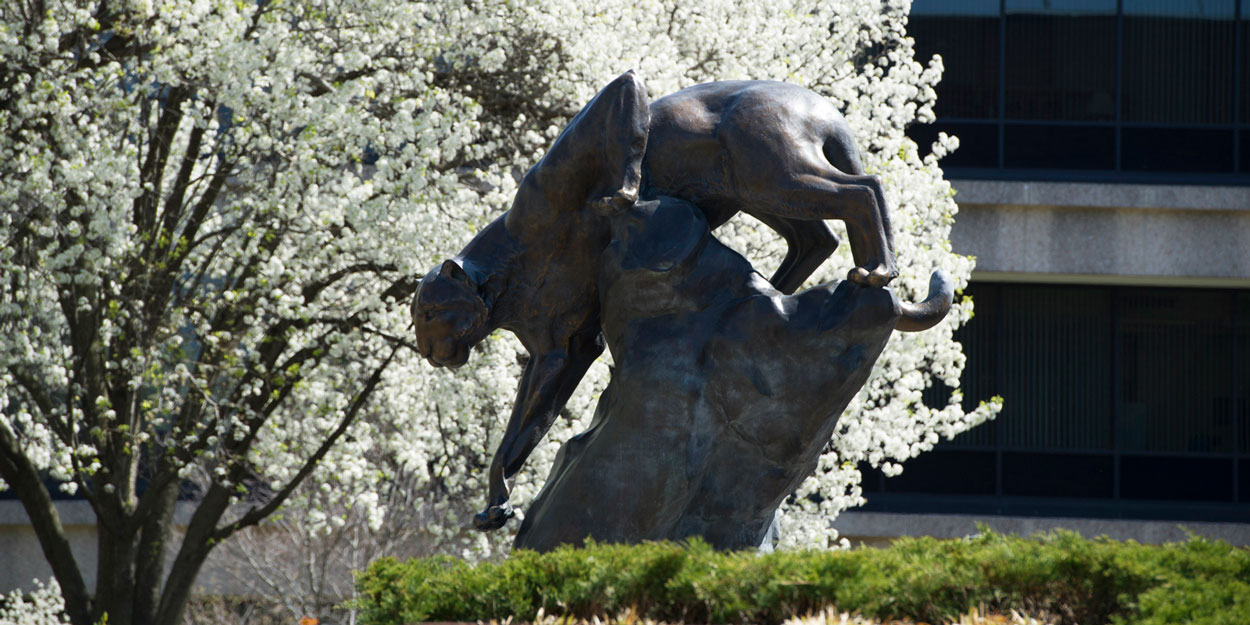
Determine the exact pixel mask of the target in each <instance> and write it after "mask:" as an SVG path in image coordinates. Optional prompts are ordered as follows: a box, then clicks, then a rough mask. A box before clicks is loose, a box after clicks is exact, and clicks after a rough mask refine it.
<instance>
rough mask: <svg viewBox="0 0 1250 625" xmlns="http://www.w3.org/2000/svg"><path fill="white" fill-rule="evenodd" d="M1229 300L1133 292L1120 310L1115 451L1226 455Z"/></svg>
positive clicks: (1218, 295)
mask: <svg viewBox="0 0 1250 625" xmlns="http://www.w3.org/2000/svg"><path fill="white" fill-rule="evenodd" d="M1230 304H1231V299H1230V297H1229V295H1228V294H1226V293H1218V292H1216V293H1212V292H1203V291H1188V290H1171V291H1165V290H1158V291H1150V290H1146V289H1134V290H1133V291H1127V292H1125V295H1124V296H1123V297H1121V298H1119V300H1118V301H1117V307H1118V309H1119V311H1120V341H1119V344H1120V408H1121V415H1120V432H1119V439H1120V449H1123V450H1131V451H1183V452H1231V451H1232V449H1233V430H1232V384H1231V383H1232V368H1231V365H1232V362H1231V356H1232V349H1231V347H1232V339H1233V337H1232V332H1231V329H1230V327H1229V323H1228V320H1229V318H1230V310H1229V306H1230Z"/></svg>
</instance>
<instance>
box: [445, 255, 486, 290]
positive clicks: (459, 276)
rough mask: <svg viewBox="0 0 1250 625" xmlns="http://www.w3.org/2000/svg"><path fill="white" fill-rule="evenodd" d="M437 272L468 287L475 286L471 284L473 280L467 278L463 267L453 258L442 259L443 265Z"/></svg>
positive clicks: (467, 275)
mask: <svg viewBox="0 0 1250 625" xmlns="http://www.w3.org/2000/svg"><path fill="white" fill-rule="evenodd" d="M438 273H439V274H440V275H442V276H443V277H444V278H447V279H449V280H455V281H456V282H463V283H464V284H465V285H466V286H468V287H470V288H476V286H477V285H475V284H473V280H472V279H471V278H469V274H468V273H465V271H464V268H463V267H461V266H460V265H459V264H457V263H456V261H455V260H452V259H450V258H449V259H447V260H445V261H443V266H442V267H440V268H439V270H438Z"/></svg>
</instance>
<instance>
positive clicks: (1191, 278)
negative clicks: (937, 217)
mask: <svg viewBox="0 0 1250 625" xmlns="http://www.w3.org/2000/svg"><path fill="white" fill-rule="evenodd" d="M1246 5H1247V2H1246V0H1210V1H1201V2H1200V1H1197V0H1089V1H1080V2H1078V1H1076V0H915V2H914V4H913V9H912V19H911V24H910V28H909V32H910V33H911V34H912V36H913V37H914V38H915V41H916V49H917V57H918V58H927V57H928V56H929V55H931V54H934V53H938V54H941V55H942V56H943V58H944V60H945V66H946V69H947V72H946V75H945V77H944V79H943V83H942V84H941V85H940V86H939V88H938V106H937V113H938V122H937V123H936V124H935V125H933V126H926V127H919V128H915V129H913V131H912V134H913V136H914V137H915V138H916V139H917V141H918V142H919V143H920V144H921V145H922V146H923V145H927V143H929V142H931V141H932V139H933V138H934V137H935V136H936V135H937V133H938V132H939V131H945V132H948V133H952V134H956V135H958V136H959V137H960V139H961V143H962V146H961V148H960V150H959V151H958V152H956V153H955V154H953V155H952V156H950V157H948V158H947V160H946V161H944V163H943V166H944V169H945V171H946V174H947V177H948V178H950V179H951V180H952V184H953V185H954V187H955V188H956V190H957V195H956V201H957V202H958V203H959V206H960V214H959V216H958V218H957V221H956V224H955V229H954V232H953V234H952V244H953V245H954V248H955V249H956V251H959V252H961V253H965V254H972V255H974V256H976V257H977V259H978V261H977V269H976V271H975V272H974V273H973V279H972V285H971V286H970V288H969V293H970V294H971V295H972V296H973V298H974V300H975V301H976V310H977V315H976V318H975V319H974V320H973V321H972V322H971V323H970V324H969V325H968V326H967V328H965V329H963V330H962V331H961V332H960V337H959V338H960V340H961V342H963V344H964V348H965V351H966V353H967V354H968V356H969V362H968V368H967V370H966V371H965V374H964V377H963V380H962V383H963V385H964V387H965V397H966V399H967V400H969V401H976V400H980V399H984V398H987V397H989V396H991V395H1002V396H1003V397H1004V398H1005V401H1006V404H1005V405H1006V407H1005V408H1004V410H1003V412H1002V414H1001V415H1000V416H999V417H998V420H997V422H995V423H992V424H988V425H986V426H982V427H980V428H976V429H974V430H973V431H970V432H968V433H966V434H964V435H962V436H960V437H958V438H957V439H956V440H954V441H950V442H947V443H943V444H942V445H941V446H939V448H938V449H936V450H934V451H933V452H931V453H929V454H926V455H925V456H922V457H920V458H917V459H916V460H913V461H912V462H910V463H908V464H907V465H906V468H905V470H904V473H903V475H901V476H899V477H896V478H885V477H884V476H882V475H880V474H879V473H870V474H868V475H866V478H865V491H866V495H867V498H868V500H869V503H868V505H867V506H866V507H865V508H863V509H862V510H858V511H852V512H848V513H846V514H844V515H843V517H842V518H840V519H839V520H838V522H837V524H836V525H837V526H838V527H839V528H840V529H841V530H842V532H843V533H844V534H846V535H848V536H851V537H853V538H861V539H866V540H876V539H882V538H888V537H890V536H897V535H904V534H932V535H939V536H961V535H965V534H968V533H972V532H975V531H976V530H975V524H976V522H978V521H981V522H985V523H987V524H988V525H990V526H991V527H996V528H999V529H1002V530H1004V531H1016V532H1025V533H1027V532H1032V531H1037V530H1043V529H1048V528H1053V527H1067V528H1071V529H1076V530H1078V531H1081V532H1082V533H1084V534H1094V535H1097V534H1107V535H1110V536H1113V537H1116V538H1135V539H1137V540H1143V541H1152V542H1153V541H1158V540H1167V539H1173V538H1180V537H1183V535H1184V533H1183V531H1182V530H1181V529H1180V526H1182V525H1183V526H1185V527H1186V528H1188V529H1189V530H1190V531H1195V532H1198V533H1201V534H1208V535H1212V536H1218V537H1221V538H1225V539H1227V540H1230V541H1232V542H1234V543H1238V544H1250V22H1248V21H1247V10H1248V9H1250V7H1248V6H1246ZM944 390H945V389H942V388H937V389H934V397H935V398H936V397H938V396H940V395H941V393H942V392H944Z"/></svg>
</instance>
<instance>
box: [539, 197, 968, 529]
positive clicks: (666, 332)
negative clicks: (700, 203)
mask: <svg viewBox="0 0 1250 625" xmlns="http://www.w3.org/2000/svg"><path fill="white" fill-rule="evenodd" d="M612 231H613V235H614V237H613V240H612V243H611V244H610V245H609V246H608V248H607V250H606V251H605V252H604V254H603V257H602V261H601V273H600V281H599V286H600V295H601V298H602V311H603V334H604V336H605V337H606V338H607V343H608V346H609V348H610V349H611V350H612V356H613V361H614V363H615V368H614V370H613V372H612V380H611V382H610V383H609V385H608V388H607V390H606V391H605V392H604V394H603V396H602V397H601V399H600V401H599V405H598V408H597V410H596V413H595V417H594V421H593V423H592V424H591V426H590V428H589V429H588V430H587V431H586V432H584V433H582V434H579V435H578V436H576V437H574V438H573V439H571V440H570V441H568V442H567V443H565V445H564V446H563V447H562V448H561V449H560V453H559V455H558V456H557V458H556V462H555V465H554V467H553V468H552V470H551V474H550V475H549V476H548V478H547V481H546V484H545V486H544V487H543V490H542V492H541V493H540V494H539V496H538V498H537V500H535V502H534V504H533V506H531V507H530V509H529V510H528V511H527V513H526V517H525V521H524V522H523V523H522V525H521V529H520V532H519V533H518V534H517V538H516V543H515V546H516V547H518V548H527V549H536V550H548V549H552V548H554V547H556V546H559V545H561V544H566V543H569V544H579V543H581V542H583V541H584V540H585V539H586V538H590V537H593V538H594V539H596V540H600V541H607V542H637V541H642V540H664V539H670V540H678V539H682V538H686V537H689V536H696V535H697V536H702V537H703V538H704V539H705V540H707V542H708V543H710V544H711V545H713V546H714V547H718V548H724V549H738V548H744V547H753V546H756V545H759V544H760V542H761V540H762V539H763V537H764V534H765V532H766V531H767V530H768V528H769V525H770V523H771V521H772V519H773V515H774V513H775V512H776V509H777V506H778V505H779V504H780V503H781V501H782V499H784V498H785V497H786V496H787V495H789V494H790V493H792V492H793V491H794V489H795V488H796V487H797V486H798V485H799V482H801V481H802V480H803V479H804V478H806V477H807V476H808V475H809V474H811V472H812V471H813V470H814V469H815V468H816V462H817V460H818V459H819V458H820V452H821V450H822V449H823V448H824V446H825V443H826V442H828V441H829V439H830V437H831V436H832V434H833V430H834V427H835V426H836V424H837V421H838V417H839V416H840V415H841V414H842V411H843V410H844V409H845V408H846V406H847V404H848V403H849V402H850V401H851V399H852V398H853V397H854V396H855V393H856V392H858V391H859V389H860V387H861V386H862V385H863V384H864V382H865V380H867V379H868V375H869V373H871V371H872V366H873V363H875V362H876V360H877V356H878V355H880V353H881V350H882V348H883V347H884V346H885V343H886V341H887V340H888V339H889V336H890V333H891V331H892V330H894V329H896V326H901V327H906V328H908V329H912V330H921V329H926V328H928V327H931V326H932V325H933V324H935V323H937V322H938V321H940V320H941V319H942V317H944V316H945V315H946V313H947V311H949V310H950V306H951V297H952V294H953V292H952V288H951V282H950V280H949V278H948V277H946V275H945V274H943V273H941V272H938V273H935V274H934V276H933V279H932V280H931V284H930V293H929V296H928V298H927V299H926V300H925V301H924V302H922V303H921V304H918V305H912V304H907V303H903V302H900V301H899V300H898V299H897V298H896V297H895V295H894V293H893V291H892V290H891V289H888V288H880V287H870V286H862V285H858V284H855V283H853V282H850V281H835V282H830V283H827V284H822V285H819V286H816V287H813V288H811V289H808V290H805V291H803V292H802V293H799V294H797V295H785V294H782V293H781V292H779V291H777V290H776V289H774V288H773V286H772V285H771V284H769V283H768V282H766V281H765V280H764V279H763V277H761V276H760V275H759V274H758V273H756V272H755V270H754V268H753V267H752V266H751V264H750V263H749V262H748V261H747V260H746V259H745V258H743V257H742V256H741V255H739V254H738V253H737V252H734V251H733V250H731V249H729V248H728V247H726V246H725V245H723V244H722V243H721V242H720V241H718V240H717V239H716V238H715V237H713V236H712V235H711V233H710V232H709V230H708V222H707V221H706V220H705V219H704V218H703V215H702V214H701V213H700V211H699V210H698V209H696V208H694V207H693V206H692V205H690V204H689V203H687V202H684V201H682V200H677V199H673V198H667V197H661V198H660V199H659V200H658V201H644V202H638V203H637V205H636V206H635V207H633V208H631V209H629V210H627V211H626V212H625V213H623V214H622V215H621V216H619V217H617V218H615V219H614V220H613V229H612Z"/></svg>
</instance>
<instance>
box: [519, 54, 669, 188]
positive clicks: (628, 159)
mask: <svg viewBox="0 0 1250 625" xmlns="http://www.w3.org/2000/svg"><path fill="white" fill-rule="evenodd" d="M650 124H651V109H650V101H649V100H648V99H647V88H646V86H645V85H643V84H642V79H641V78H638V76H637V75H635V74H634V72H633V70H630V71H628V72H625V73H624V74H621V75H620V76H618V77H617V78H616V80H613V81H612V82H611V83H609V84H608V86H606V87H604V88H603V90H602V91H600V92H599V93H598V94H596V95H595V97H594V98H592V99H591V100H590V102H589V103H587V104H586V106H585V108H583V109H582V110H581V112H580V113H578V114H577V116H576V117H574V118H573V121H571V122H569V125H568V127H566V128H565V129H564V132H562V133H560V136H559V137H558V138H557V139H556V141H555V143H553V144H552V145H551V149H550V150H548V151H547V154H546V156H544V157H543V159H542V161H540V162H539V163H538V165H537V166H536V167H535V168H534V171H533V172H531V173H532V174H533V175H535V176H536V182H537V183H538V185H539V187H540V188H542V190H543V192H544V194H545V195H546V197H547V199H548V201H549V202H550V203H551V204H552V206H553V207H554V208H557V209H566V210H578V209H581V208H582V207H583V206H585V205H586V204H587V202H589V203H591V205H592V206H593V207H594V208H596V210H599V211H600V212H606V213H615V212H620V211H621V210H624V209H625V208H628V207H629V206H631V205H633V203H634V201H635V200H637V199H638V187H639V186H640V185H641V183H642V157H643V155H644V154H645V153H646V151H647V132H648V129H649V126H650Z"/></svg>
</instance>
